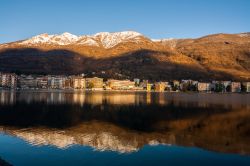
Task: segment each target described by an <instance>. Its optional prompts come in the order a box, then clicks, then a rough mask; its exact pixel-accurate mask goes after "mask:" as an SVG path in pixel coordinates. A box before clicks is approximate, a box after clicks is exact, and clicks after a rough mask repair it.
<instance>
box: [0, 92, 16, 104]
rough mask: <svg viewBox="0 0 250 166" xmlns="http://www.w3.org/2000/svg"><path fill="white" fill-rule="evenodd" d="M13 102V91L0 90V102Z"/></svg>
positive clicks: (14, 94) (14, 99) (14, 97)
mask: <svg viewBox="0 0 250 166" xmlns="http://www.w3.org/2000/svg"><path fill="white" fill-rule="evenodd" d="M15 102H16V93H15V91H0V104H14V103H15Z"/></svg>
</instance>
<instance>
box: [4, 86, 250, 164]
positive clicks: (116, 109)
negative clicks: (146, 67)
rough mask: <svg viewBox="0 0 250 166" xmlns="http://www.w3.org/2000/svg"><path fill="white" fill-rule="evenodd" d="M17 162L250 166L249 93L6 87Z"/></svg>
mask: <svg viewBox="0 0 250 166" xmlns="http://www.w3.org/2000/svg"><path fill="white" fill-rule="evenodd" d="M0 158H1V159H3V160H5V161H6V162H8V163H10V164H12V165H15V166H29V165H32V166H33V165H36V166H44V165H46V166H50V165H51V166H52V165H53V166H55V165H60V166H62V165H76V166H77V165H108V166H113V165H121V166H122V165H164V166H165V165H203V166H204V165H205V166H206V165H228V166H229V165H235V166H236V165H237V166H238V165H247V166H249V165H250V94H237V93H234V94H231V93H228V94H213V93H211V94H208V93H147V92H105V91H104V92H80V91H78V92H71V91H22V92H20V91H17V92H15V91H6V90H1V91H0Z"/></svg>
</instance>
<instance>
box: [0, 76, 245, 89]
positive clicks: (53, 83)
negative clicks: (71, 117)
mask: <svg viewBox="0 0 250 166" xmlns="http://www.w3.org/2000/svg"><path fill="white" fill-rule="evenodd" d="M0 89H11V90H25V89H31V90H39V89H48V90H52V89H61V90H95V91H98V90H107V91H112V90H114V91H115V90H117V91H155V92H187V91H194V92H235V93H240V92H250V82H234V81H216V80H215V81H212V82H199V81H196V80H190V79H189V80H171V81H168V82H166V81H159V82H150V81H148V80H140V79H139V78H134V80H133V81H131V80H128V79H125V80H116V79H103V78H99V77H91V78H89V77H86V75H85V74H80V75H70V76H65V75H25V74H21V75H17V74H15V73H3V72H0Z"/></svg>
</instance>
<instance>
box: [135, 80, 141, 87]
mask: <svg viewBox="0 0 250 166" xmlns="http://www.w3.org/2000/svg"><path fill="white" fill-rule="evenodd" d="M134 82H135V86H139V85H140V79H139V78H135V79H134Z"/></svg>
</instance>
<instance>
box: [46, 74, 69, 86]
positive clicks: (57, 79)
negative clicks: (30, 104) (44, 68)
mask: <svg viewBox="0 0 250 166" xmlns="http://www.w3.org/2000/svg"><path fill="white" fill-rule="evenodd" d="M65 79H66V78H65V77H64V76H49V77H48V87H49V88H51V89H64V86H65Z"/></svg>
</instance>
